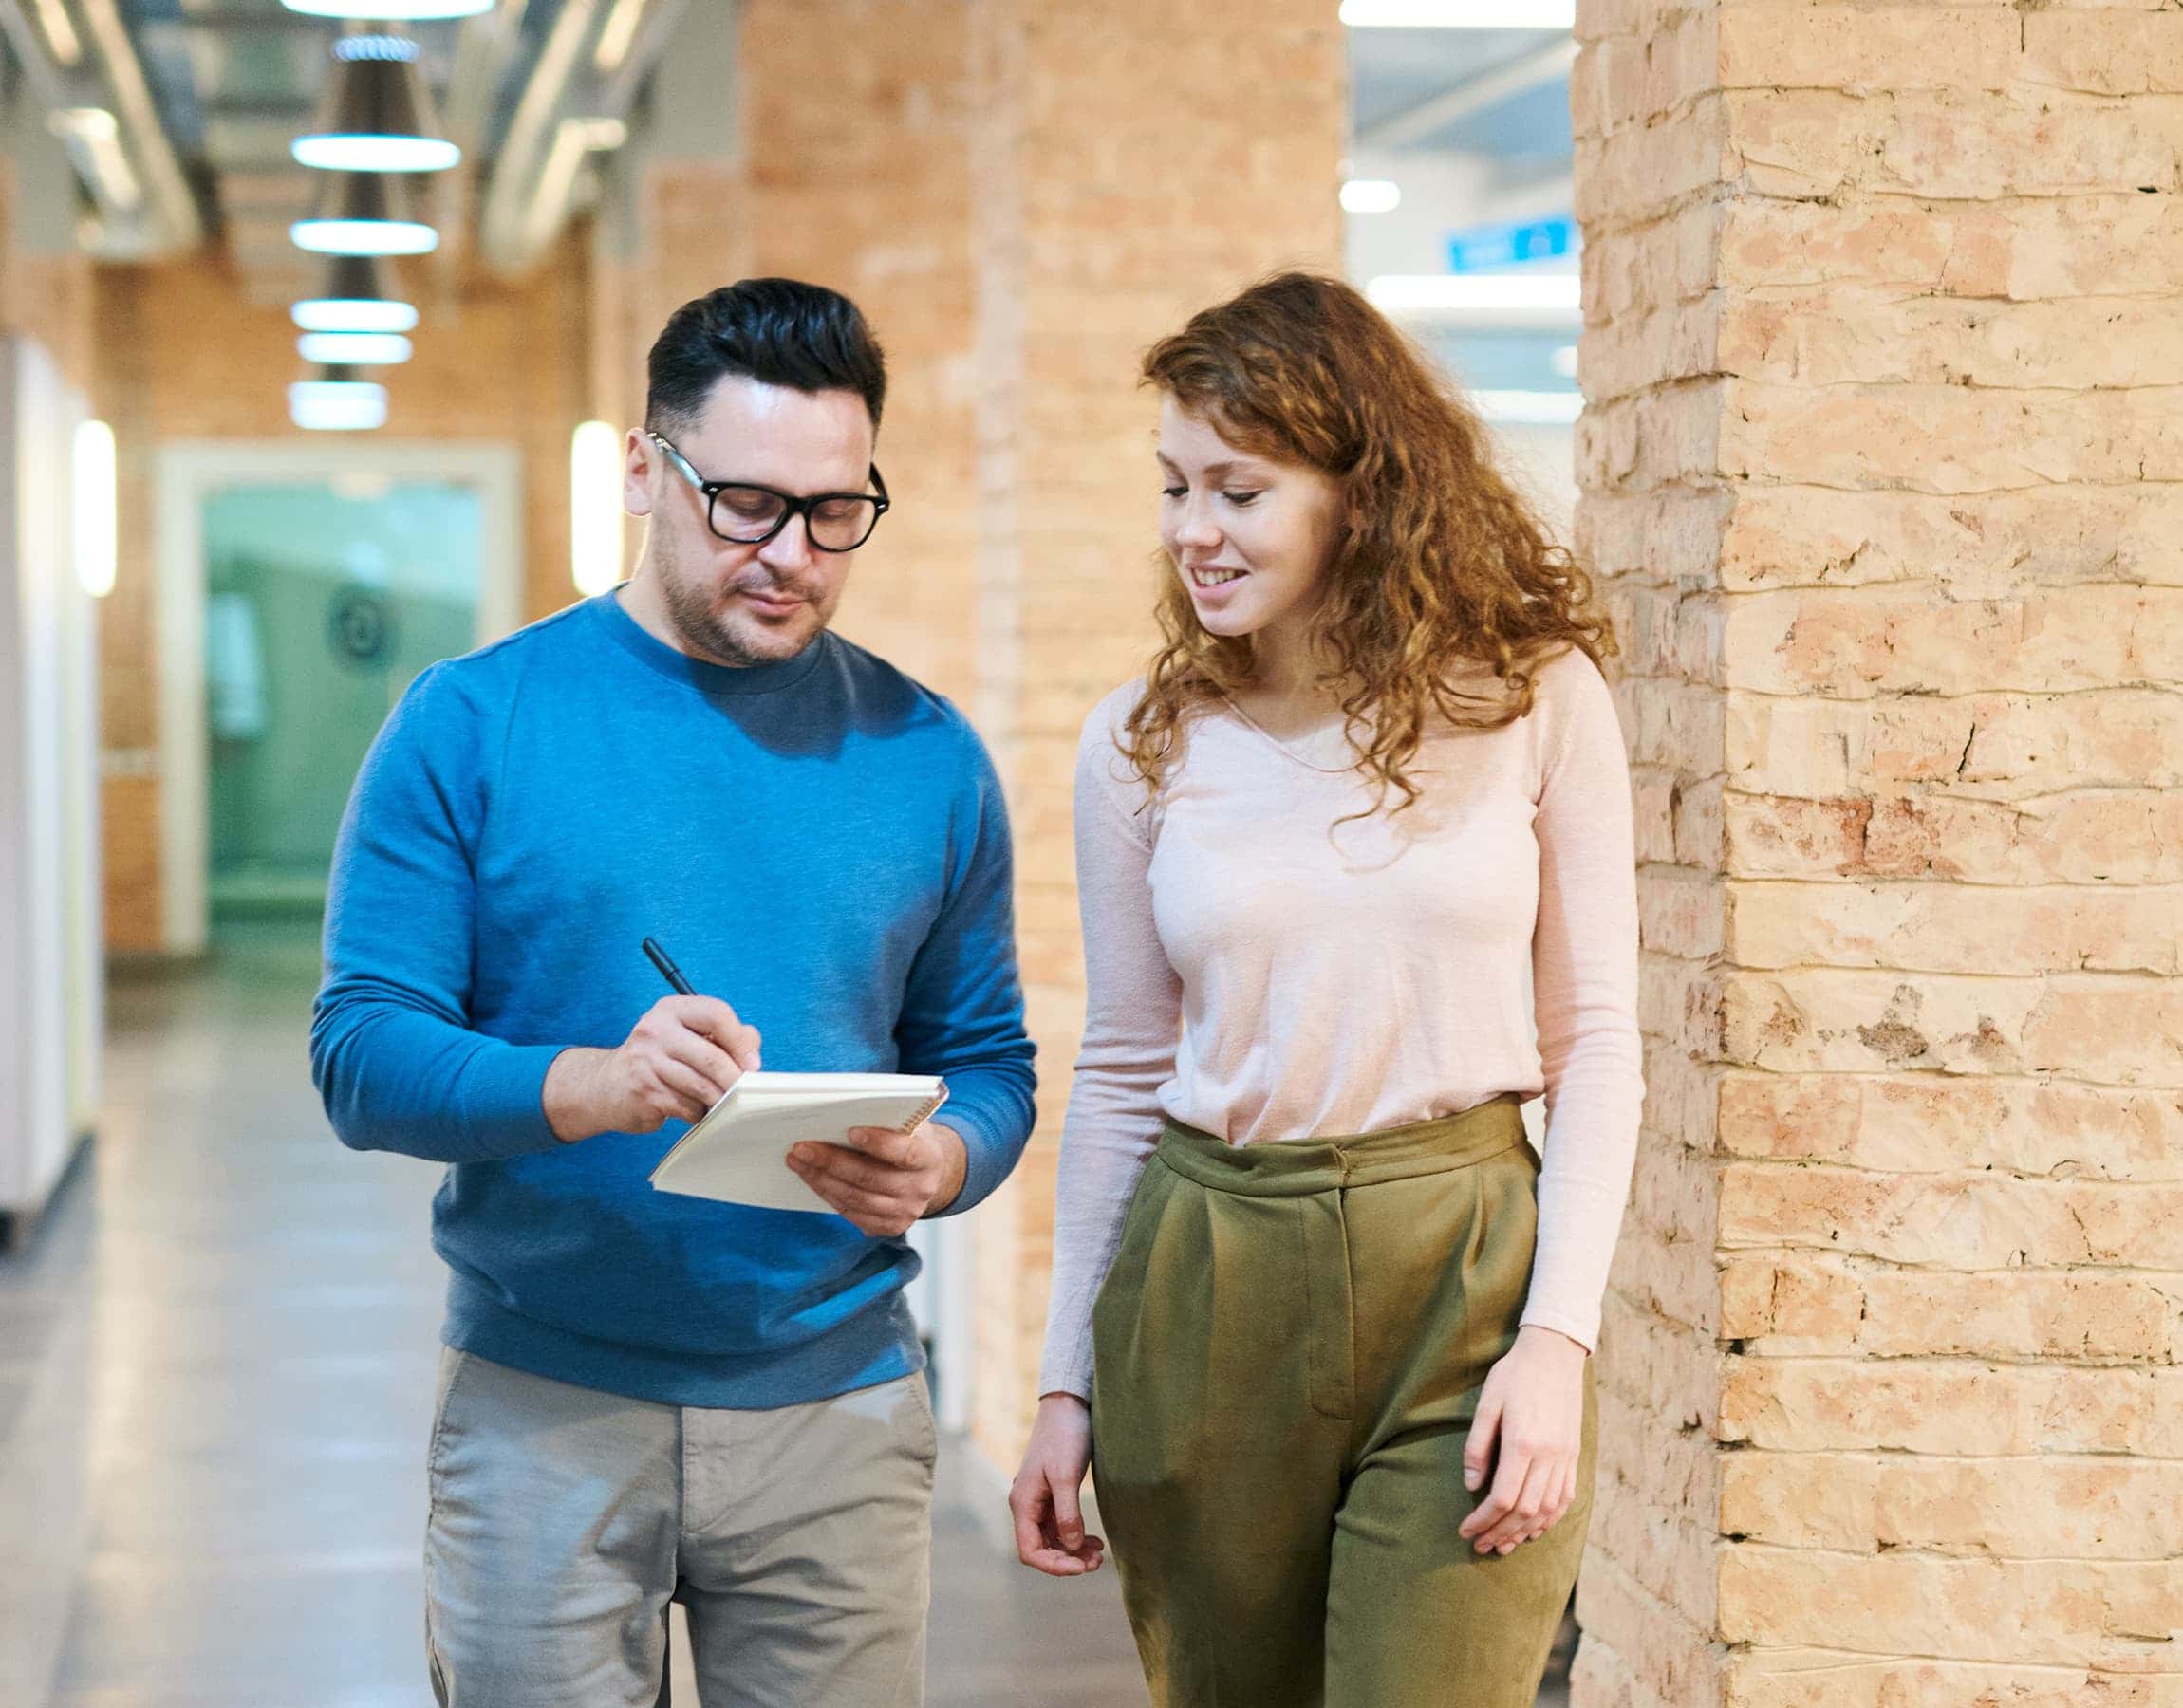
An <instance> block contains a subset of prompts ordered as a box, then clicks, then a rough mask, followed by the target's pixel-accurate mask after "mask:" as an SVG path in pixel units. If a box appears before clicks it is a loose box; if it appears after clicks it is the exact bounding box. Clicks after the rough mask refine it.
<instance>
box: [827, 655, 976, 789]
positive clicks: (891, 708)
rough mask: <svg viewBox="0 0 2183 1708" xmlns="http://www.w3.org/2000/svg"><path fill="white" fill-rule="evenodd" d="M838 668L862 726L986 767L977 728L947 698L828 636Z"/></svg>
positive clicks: (892, 666)
mask: <svg viewBox="0 0 2183 1708" xmlns="http://www.w3.org/2000/svg"><path fill="white" fill-rule="evenodd" d="M829 639H830V642H831V644H832V648H833V653H834V659H835V667H836V669H837V670H838V671H839V672H840V674H841V677H842V679H843V685H844V688H845V690H846V692H847V694H848V696H849V702H850V704H851V705H852V706H853V708H854V709H855V712H856V714H857V716H858V719H859V721H860V722H862V723H865V724H866V725H867V726H868V731H869V733H871V734H873V735H875V736H879V737H881V738H888V737H895V738H899V737H904V736H910V737H922V738H924V739H926V740H930V741H933V742H936V743H938V744H939V745H940V746H942V747H943V748H946V749H950V750H953V751H954V752H957V753H959V754H960V755H961V758H962V759H963V760H964V761H965V762H966V763H974V764H977V765H979V766H980V767H982V766H983V765H985V764H986V763H987V760H986V753H985V744H984V742H983V741H982V740H980V737H979V733H978V730H977V727H976V726H975V725H974V724H972V723H971V721H970V719H969V717H968V716H967V715H965V714H964V713H963V710H962V708H961V707H960V706H958V705H957V704H956V703H955V702H954V701H953V700H951V699H949V698H948V697H947V696H946V695H944V694H942V693H941V692H940V690H939V689H937V688H932V687H928V686H927V685H926V684H925V683H924V682H921V681H919V680H918V679H917V678H915V677H913V676H911V675H910V674H909V673H908V672H907V671H906V670H904V669H903V668H902V667H901V666H900V665H898V664H893V663H890V662H888V661H887V660H886V659H883V658H881V657H880V656H879V655H878V654H877V653H875V652H873V651H872V650H871V649H870V648H868V647H865V646H859V645H858V644H857V643H856V642H855V641H851V640H849V639H848V638H847V637H845V636H842V635H830V637H829Z"/></svg>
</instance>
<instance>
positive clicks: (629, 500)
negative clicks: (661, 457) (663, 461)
mask: <svg viewBox="0 0 2183 1708" xmlns="http://www.w3.org/2000/svg"><path fill="white" fill-rule="evenodd" d="M657 466H658V451H657V448H656V447H655V446H654V445H653V443H652V441H651V440H650V439H649V438H647V437H645V436H644V433H643V431H642V430H641V429H638V428H635V427H632V428H630V429H629V433H628V436H627V437H626V438H625V440H624V441H623V445H622V508H623V509H624V510H625V511H628V512H629V514H631V515H632V516H648V515H650V514H651V513H652V471H653V469H654V468H656V467H657Z"/></svg>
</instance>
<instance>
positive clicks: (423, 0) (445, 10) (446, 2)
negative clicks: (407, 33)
mask: <svg viewBox="0 0 2183 1708" xmlns="http://www.w3.org/2000/svg"><path fill="white" fill-rule="evenodd" d="M281 4H282V5H283V6H285V7H287V8H288V9H289V10H290V11H291V12H301V13H303V15H304V16H305V17H307V18H364V19H368V20H369V21H371V22H372V23H375V24H394V23H400V22H402V21H403V20H406V19H412V18H475V17H476V15H477V14H478V13H479V12H489V11H491V10H492V9H493V0H281Z"/></svg>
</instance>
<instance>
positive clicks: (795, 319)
mask: <svg viewBox="0 0 2183 1708" xmlns="http://www.w3.org/2000/svg"><path fill="white" fill-rule="evenodd" d="M646 368H647V376H648V381H649V383H648V385H647V387H646V390H645V393H644V420H645V422H646V424H647V425H649V426H652V427H656V428H662V429H667V428H674V429H680V428H682V427H686V426H688V425H689V424H690V423H692V422H693V421H695V420H696V419H697V418H698V417H699V415H700V413H701V412H702V411H703V409H704V406H705V399H707V398H708V397H710V396H711V395H712V390H713V384H714V382H715V381H718V379H719V378H720V376H721V375H723V374H737V375H740V376H742V377H743V378H745V379H750V380H756V381H758V382H759V383H761V384H764V385H787V386H793V387H794V388H795V389H796V390H797V391H802V392H822V391H852V392H855V393H856V394H857V395H858V396H859V397H861V398H862V399H864V406H865V409H866V410H867V411H868V413H869V414H870V416H871V425H872V430H873V431H874V432H877V431H878V429H879V411H880V405H881V404H883V403H884V402H886V355H885V354H884V353H883V352H882V351H881V349H880V347H879V340H877V339H876V338H874V337H873V336H872V335H871V328H870V327H869V326H868V325H866V324H865V318H864V314H863V311H862V310H860V309H859V308H858V307H857V306H856V305H855V304H854V303H852V302H850V301H849V298H847V297H845V296H843V295H842V294H841V293H840V292H839V291H837V290H829V289H828V288H826V287H825V286H823V285H807V284H805V283H804V282H803V281H802V280H800V279H738V280H737V282H736V283H735V284H733V285H723V286H721V287H720V288H719V289H718V290H715V291H711V292H708V293H707V294H706V295H704V296H701V297H699V298H697V299H696V300H695V301H693V302H688V303H684V304H683V305H682V306H681V307H680V308H678V309H676V310H675V312H674V313H673V314H671V315H669V316H668V317H667V324H666V325H664V326H662V328H661V329H660V336H659V337H658V338H657V339H655V340H653V342H652V353H651V355H650V357H649V358H648V359H647V362H646Z"/></svg>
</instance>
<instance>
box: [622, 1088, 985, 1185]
mask: <svg viewBox="0 0 2183 1708" xmlns="http://www.w3.org/2000/svg"><path fill="white" fill-rule="evenodd" d="M946 1101H947V1086H946V1085H945V1084H944V1082H942V1080H940V1079H939V1078H938V1077H937V1076H935V1075H932V1074H921V1073H763V1072H760V1073H746V1074H744V1075H743V1076H742V1078H741V1079H739V1080H737V1082H736V1083H735V1085H734V1086H730V1087H729V1089H728V1093H727V1095H726V1096H725V1097H722V1098H721V1099H720V1100H719V1102H718V1103H716V1104H715V1105H713V1106H712V1107H711V1108H709V1109H707V1110H706V1111H705V1113H704V1115H703V1117H702V1118H701V1119H700V1120H699V1121H698V1122H697V1123H695V1124H693V1125H692V1126H691V1128H690V1130H689V1131H688V1132H686V1133H684V1134H683V1135H682V1136H681V1139H680V1140H678V1141H677V1142H676V1144H675V1147H674V1148H673V1149H672V1150H670V1151H669V1152H668V1153H667V1154H666V1155H665V1156H664V1157H662V1158H661V1159H660V1162H659V1165H658V1166H657V1167H656V1168H654V1169H653V1170H652V1175H651V1180H652V1184H653V1185H654V1186H655V1187H657V1188H658V1189H659V1190H660V1191H662V1192H680V1193H683V1194H686V1195H688V1196H689V1197H707V1198H717V1199H718V1200H720V1201H721V1202H723V1203H730V1204H750V1205H754V1206H756V1208H758V1209H761V1210H801V1211H808V1212H815V1213H817V1214H819V1215H822V1216H832V1215H834V1214H836V1212H835V1211H834V1209H833V1207H832V1206H831V1205H830V1204H829V1203H828V1202H827V1201H826V1200H825V1199H824V1198H822V1197H819V1196H818V1194H816V1193H815V1192H813V1191H812V1189H811V1188H810V1187H809V1186H806V1185H805V1184H804V1183H803V1181H802V1180H800V1179H797V1178H796V1176H795V1174H794V1173H793V1171H792V1170H791V1169H790V1167H789V1165H788V1154H789V1149H790V1147H791V1146H792V1145H796V1144H802V1143H805V1142H814V1143H821V1144H839V1143H841V1142H843V1140H844V1138H845V1137H846V1136H847V1134H848V1132H849V1128H851V1127H895V1128H898V1129H900V1130H901V1131H903V1132H905V1133H907V1132H912V1131H914V1130H915V1129H916V1128H917V1127H919V1126H921V1125H923V1124H924V1123H925V1122H927V1121H930V1120H931V1119H932V1118H933V1116H934V1115H936V1114H937V1113H939V1111H940V1107H941V1105H942V1104H944V1103H945V1102H946Z"/></svg>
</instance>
